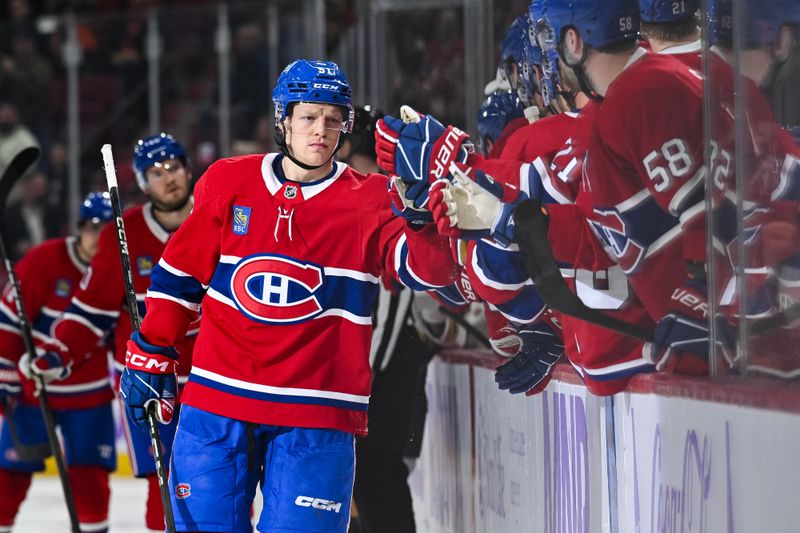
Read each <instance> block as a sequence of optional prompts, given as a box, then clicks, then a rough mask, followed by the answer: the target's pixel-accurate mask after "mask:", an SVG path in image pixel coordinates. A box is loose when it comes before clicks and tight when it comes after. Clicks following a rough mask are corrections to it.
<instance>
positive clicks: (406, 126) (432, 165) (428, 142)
mask: <svg viewBox="0 0 800 533" xmlns="http://www.w3.org/2000/svg"><path fill="white" fill-rule="evenodd" d="M401 114H403V115H404V117H403V119H399V118H395V117H392V116H390V115H387V116H385V117H384V118H382V119H380V120H378V123H377V126H376V129H375V152H376V153H377V156H378V166H379V167H380V168H382V169H383V170H385V171H386V172H388V173H389V174H390V175H397V176H400V177H401V178H402V180H403V181H405V182H406V183H407V184H408V186H409V191H408V192H409V198H410V199H412V200H413V201H414V203H415V206H416V207H418V208H419V207H423V206H424V200H425V199H426V198H422V196H427V192H428V185H430V184H431V183H433V182H434V181H436V180H437V179H440V178H444V177H445V176H446V175H447V172H448V168H449V167H450V163H452V162H453V161H458V162H461V163H464V162H466V160H467V156H468V155H469V153H470V152H472V151H473V146H472V143H471V142H470V141H469V136H468V135H467V134H466V133H464V132H463V131H461V130H460V129H458V128H456V127H454V126H448V127H446V128H445V127H444V126H443V125H442V123H441V122H439V121H438V120H436V119H435V118H433V117H431V116H430V115H426V116H423V115H419V114H418V113H416V112H415V111H414V110H412V109H410V108H409V107H408V106H403V108H401ZM409 115H414V116H413V118H411V117H409ZM417 120H418V121H417ZM420 182H422V183H424V186H421V185H420ZM414 185H417V187H416V188H415V187H414Z"/></svg>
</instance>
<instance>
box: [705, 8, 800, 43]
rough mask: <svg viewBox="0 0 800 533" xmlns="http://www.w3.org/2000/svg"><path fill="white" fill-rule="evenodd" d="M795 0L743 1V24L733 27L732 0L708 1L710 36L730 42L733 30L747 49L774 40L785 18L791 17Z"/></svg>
mask: <svg viewBox="0 0 800 533" xmlns="http://www.w3.org/2000/svg"><path fill="white" fill-rule="evenodd" d="M793 5H794V1H793V0H758V3H757V4H756V3H755V1H754V0H748V1H746V2H742V6H741V12H740V15H741V20H742V27H741V28H739V29H736V28H734V11H733V0H711V1H709V11H710V13H709V15H710V17H709V18H710V27H711V38H712V41H713V42H714V43H720V42H721V44H724V45H727V46H731V45H732V43H733V39H734V34H735V35H736V36H737V38H738V39H741V40H742V41H741V42H742V45H743V47H744V48H745V49H747V48H756V47H760V46H763V45H770V44H773V43H774V42H775V40H776V38H777V37H778V31H779V30H780V28H781V25H782V24H783V23H784V22H800V21H791V20H790V18H791V15H790V12H791V11H792V6H793ZM787 17H788V18H787Z"/></svg>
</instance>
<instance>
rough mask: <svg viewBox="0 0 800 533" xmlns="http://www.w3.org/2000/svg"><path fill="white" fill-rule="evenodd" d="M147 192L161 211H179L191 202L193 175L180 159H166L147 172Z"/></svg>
mask: <svg viewBox="0 0 800 533" xmlns="http://www.w3.org/2000/svg"><path fill="white" fill-rule="evenodd" d="M145 178H146V179H147V191H145V192H146V193H147V194H148V196H150V200H151V201H152V202H153V205H155V207H156V208H157V209H159V210H160V211H177V210H179V209H181V208H182V207H183V206H185V205H186V202H188V201H189V195H190V193H191V191H190V184H191V181H192V173H191V172H190V171H189V169H188V168H186V167H185V166H184V165H183V163H182V162H181V160H180V159H166V160H164V161H161V162H158V163H156V164H155V165H153V166H152V167H150V168H148V169H147V171H146V172H145Z"/></svg>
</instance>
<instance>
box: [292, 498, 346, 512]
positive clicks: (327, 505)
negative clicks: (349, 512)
mask: <svg viewBox="0 0 800 533" xmlns="http://www.w3.org/2000/svg"><path fill="white" fill-rule="evenodd" d="M294 504H295V505H297V506H300V507H311V508H313V509H320V510H322V511H334V512H336V513H338V512H339V511H341V509H342V504H341V502H334V501H331V500H323V499H322V498H312V497H311V496H298V497H297V498H296V499H295V500H294Z"/></svg>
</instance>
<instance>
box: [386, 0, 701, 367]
mask: <svg viewBox="0 0 800 533" xmlns="http://www.w3.org/2000/svg"><path fill="white" fill-rule="evenodd" d="M531 10H532V12H533V13H534V14H535V16H534V17H533V19H532V20H534V21H536V25H537V28H536V30H537V31H536V34H537V36H538V41H539V44H540V45H541V47H542V49H543V52H544V53H545V54H547V53H549V52H553V51H556V52H557V53H558V54H559V56H560V59H561V60H562V61H564V62H565V63H566V64H568V65H570V66H571V67H573V69H574V70H575V72H576V76H577V79H578V81H579V83H580V84H581V88H582V89H583V91H584V92H585V93H586V94H590V95H592V96H593V98H594V99H596V100H598V109H597V118H596V119H595V126H594V128H593V132H592V136H591V139H590V140H589V142H588V156H587V160H586V162H585V164H584V172H583V179H582V182H581V189H580V191H578V195H577V197H576V202H577V205H569V204H567V205H558V204H553V205H552V206H551V207H550V208H549V209H550V210H551V213H552V214H553V215H554V216H553V217H552V218H551V222H552V223H551V225H550V243H551V245H552V246H553V249H554V251H555V252H556V257H557V259H559V260H561V261H564V262H568V263H571V264H574V266H576V267H583V268H588V270H589V271H592V272H594V271H597V270H598V269H605V268H609V267H611V266H616V267H618V268H620V269H621V271H622V272H623V273H624V274H625V276H626V278H627V280H628V281H629V282H630V283H631V285H632V287H633V289H634V291H635V293H636V296H637V297H638V299H639V300H640V301H641V302H642V305H643V306H644V309H646V310H647V314H646V315H645V316H642V317H641V320H642V321H643V325H646V323H647V321H656V322H657V325H656V342H655V343H654V345H648V346H647V347H646V348H647V350H646V355H648V356H649V358H650V360H651V361H652V362H654V363H656V364H658V365H659V367H660V368H664V367H666V366H667V361H668V360H669V359H670V358H669V355H670V354H674V353H679V352H678V351H677V349H676V348H675V347H676V346H680V347H681V348H683V350H682V352H683V353H682V354H681V355H686V353H688V354H695V355H696V356H698V357H692V356H690V357H688V358H686V357H682V356H681V357H676V358H672V359H671V366H680V371H684V372H690V373H702V372H703V371H704V370H705V368H706V359H705V357H706V354H707V343H708V327H707V320H708V318H707V316H705V313H706V306H705V282H704V261H705V240H704V239H703V238H702V237H701V238H699V239H697V238H694V237H696V236H695V235H689V234H684V233H683V229H684V227H686V226H687V225H691V224H692V219H693V218H694V219H698V218H700V217H702V214H703V213H702V199H703V189H702V175H703V174H702V172H701V171H702V165H703V146H704V144H703V139H702V131H703V128H702V122H701V117H702V112H701V111H702V84H701V80H700V78H699V77H698V76H697V75H696V73H693V72H691V71H690V70H689V69H687V68H686V67H685V66H683V65H682V64H681V63H680V62H678V61H676V60H675V59H673V58H670V57H668V56H661V55H656V54H647V52H646V51H645V50H641V49H638V48H637V47H636V35H637V28H638V5H637V4H636V3H635V2H630V1H626V0H615V1H614V2H610V3H609V2H606V3H603V4H602V5H600V3H598V2H593V1H588V0H586V1H582V2H571V3H569V4H567V3H566V2H562V1H555V0H551V1H534V2H533V3H532V5H531ZM620 34H622V35H620ZM570 46H572V48H570ZM653 80H657V81H658V84H657V85H656V84H655V82H654V81H653ZM651 89H652V90H653V91H655V92H648V91H650V90H651ZM662 93H663V94H662ZM655 94H658V95H659V96H660V98H659V99H657V100H658V102H659V104H660V105H659V106H658V108H657V111H658V112H656V113H654V112H652V110H651V107H652V106H651V105H650V103H651V102H652V99H653V96H654V95H655ZM637 105H638V106H639V107H636V106H637ZM687 106H688V107H687ZM645 109H647V110H648V111H645ZM678 109H680V110H682V111H681V112H680V113H678V112H677V111H676V110H678ZM687 109H688V110H689V111H686V110H687ZM687 116H690V117H691V118H692V120H687V119H686V117H687ZM601 118H602V120H601ZM665 136H666V137H665ZM401 137H402V135H401ZM458 140H459V142H461V143H463V142H464V139H463V137H459V138H458ZM403 143H404V140H403V139H402V138H401V139H399V140H398V144H397V145H398V146H402V145H403ZM412 144H414V143H413V142H412ZM651 145H652V146H651ZM656 145H658V146H656ZM415 146H416V148H411V149H412V150H414V149H418V148H419V146H418V145H415ZM654 147H655V148H654ZM423 149H424V147H423ZM637 154H638V156H640V159H639V160H636V159H635V158H636V157H637ZM632 158H633V159H632ZM412 159H413V158H412ZM623 162H625V164H624V165H623ZM621 165H622V166H621ZM498 168H499V167H498ZM534 170H539V169H535V168H534ZM541 170H542V171H547V170H549V169H546V168H542V169H541ZM498 174H499V178H500V181H502V182H504V183H507V184H511V185H514V179H515V178H514V175H513V173H511V174H510V175H509V174H506V175H503V174H502V172H499V173H498ZM498 174H494V173H493V174H492V176H493V177H498ZM520 174H524V173H520ZM436 177H439V176H436ZM521 177H524V176H521ZM528 181H529V182H536V180H528ZM522 183H524V181H522ZM492 188H495V187H494V186H493V185H491V184H490V185H489V189H492ZM519 190H520V187H519V186H517V187H514V188H512V190H508V188H506V190H505V191H504V192H502V194H501V196H503V199H504V200H506V201H509V200H511V198H510V197H511V196H514V195H516V194H517V193H518V191H519ZM523 192H526V194H527V191H523ZM472 207H473V208H478V209H477V210H480V206H476V205H473V206H472ZM537 211H538V209H537ZM462 214H463V213H462ZM495 215H499V217H500V218H497V219H495V218H492V219H491V220H489V221H488V222H489V224H488V226H484V227H487V228H490V229H491V230H492V233H493V234H494V233H497V232H498V230H499V233H502V232H503V231H505V230H508V233H509V235H507V236H506V237H507V239H508V237H509V236H511V235H513V229H514V226H513V224H511V222H512V218H511V216H509V215H510V213H509V209H501V210H499V211H497V212H495ZM501 218H502V220H501ZM465 229H475V228H469V227H467V228H465ZM598 236H599V237H600V239H598V238H597V237H598ZM614 263H616V265H614ZM676 264H678V265H680V266H679V267H677V268H676ZM684 278H685V279H684ZM623 285H625V283H624V282H623ZM690 304H691V305H690ZM651 323H652V322H651Z"/></svg>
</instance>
